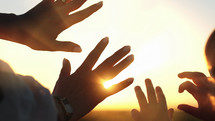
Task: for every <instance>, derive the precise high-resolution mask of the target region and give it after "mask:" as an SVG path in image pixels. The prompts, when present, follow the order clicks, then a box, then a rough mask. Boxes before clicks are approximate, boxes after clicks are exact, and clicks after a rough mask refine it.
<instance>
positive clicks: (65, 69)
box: [58, 58, 71, 80]
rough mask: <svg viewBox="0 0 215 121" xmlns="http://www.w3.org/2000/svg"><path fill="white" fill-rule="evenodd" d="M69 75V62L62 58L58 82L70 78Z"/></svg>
mask: <svg viewBox="0 0 215 121" xmlns="http://www.w3.org/2000/svg"><path fill="white" fill-rule="evenodd" d="M70 73H71V65H70V62H69V60H67V59H65V58H64V59H63V67H62V69H61V72H60V76H59V79H58V80H63V79H65V78H67V77H68V76H70Z"/></svg>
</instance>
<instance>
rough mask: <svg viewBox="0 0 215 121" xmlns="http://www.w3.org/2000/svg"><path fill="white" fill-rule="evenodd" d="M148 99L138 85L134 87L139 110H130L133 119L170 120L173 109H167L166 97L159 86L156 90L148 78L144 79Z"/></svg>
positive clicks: (136, 120) (137, 120)
mask: <svg viewBox="0 0 215 121" xmlns="http://www.w3.org/2000/svg"><path fill="white" fill-rule="evenodd" d="M145 84H146V89H147V95H148V101H147V99H146V96H145V94H144V93H143V91H142V90H141V88H140V87H139V86H136V87H135V93H136V96H137V99H138V102H139V106H140V111H138V110H136V109H133V110H132V111H131V115H132V118H133V119H134V121H172V117H173V112H174V110H173V109H169V110H167V104H166V99H165V96H164V94H163V91H162V90H161V88H160V87H156V92H155V90H154V87H153V85H152V82H151V80H150V79H146V80H145Z"/></svg>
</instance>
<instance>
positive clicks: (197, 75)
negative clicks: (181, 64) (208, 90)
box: [178, 72, 209, 86]
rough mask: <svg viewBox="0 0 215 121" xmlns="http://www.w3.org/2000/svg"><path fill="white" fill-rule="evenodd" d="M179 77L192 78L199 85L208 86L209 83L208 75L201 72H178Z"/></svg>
mask: <svg viewBox="0 0 215 121" xmlns="http://www.w3.org/2000/svg"><path fill="white" fill-rule="evenodd" d="M178 77H179V78H188V79H192V80H193V82H194V83H195V84H196V85H197V86H207V84H208V83H209V82H208V80H207V76H205V74H203V73H201V72H183V73H180V74H178Z"/></svg>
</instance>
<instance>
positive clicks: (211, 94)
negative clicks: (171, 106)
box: [178, 72, 215, 121]
mask: <svg viewBox="0 0 215 121" xmlns="http://www.w3.org/2000/svg"><path fill="white" fill-rule="evenodd" d="M178 77H179V78H188V79H191V80H192V81H193V83H192V82H190V81H186V82H184V83H182V84H181V85H180V86H179V93H182V92H183V91H184V90H187V91H188V92H189V93H190V94H191V95H192V96H193V97H194V98H195V99H196V101H197V103H198V107H193V106H190V105H187V104H180V105H179V106H178V109H180V110H183V111H184V112H187V113H189V114H191V115H193V116H195V117H197V118H199V119H201V120H204V121H215V116H214V114H215V105H214V101H215V100H214V99H215V84H214V80H213V79H212V78H208V77H206V76H205V75H204V74H203V73H201V72H183V73H180V74H178Z"/></svg>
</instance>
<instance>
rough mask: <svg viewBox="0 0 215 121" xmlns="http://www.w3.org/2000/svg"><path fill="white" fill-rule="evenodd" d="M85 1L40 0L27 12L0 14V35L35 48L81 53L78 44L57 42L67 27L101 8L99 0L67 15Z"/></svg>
mask: <svg viewBox="0 0 215 121" xmlns="http://www.w3.org/2000/svg"><path fill="white" fill-rule="evenodd" d="M85 2H86V0H67V1H66V2H63V0H57V1H55V2H54V0H43V1H42V2H41V3H39V4H38V5H37V6H35V7H34V8H33V9H31V10H30V11H28V12H27V13H25V14H23V15H20V16H15V15H2V16H1V15H0V18H2V19H1V20H0V38H2V39H6V40H10V41H13V42H17V43H21V44H24V45H27V46H29V47H30V48H32V49H35V50H46V51H68V52H81V48H80V46H79V45H77V44H75V43H72V42H66V41H57V40H56V38H57V36H58V35H59V34H60V33H61V32H62V31H64V30H65V29H67V28H68V27H70V26H72V25H74V24H76V23H78V22H80V21H82V20H84V19H85V18H87V17H89V16H90V15H91V14H93V13H94V12H96V11H97V10H98V9H100V8H101V7H102V2H99V3H97V4H94V5H92V6H90V7H88V8H86V9H84V10H82V11H78V12H76V13H73V14H71V15H69V13H70V12H72V11H74V10H76V9H78V8H79V7H81V6H82V5H83V4H84V3H85Z"/></svg>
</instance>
